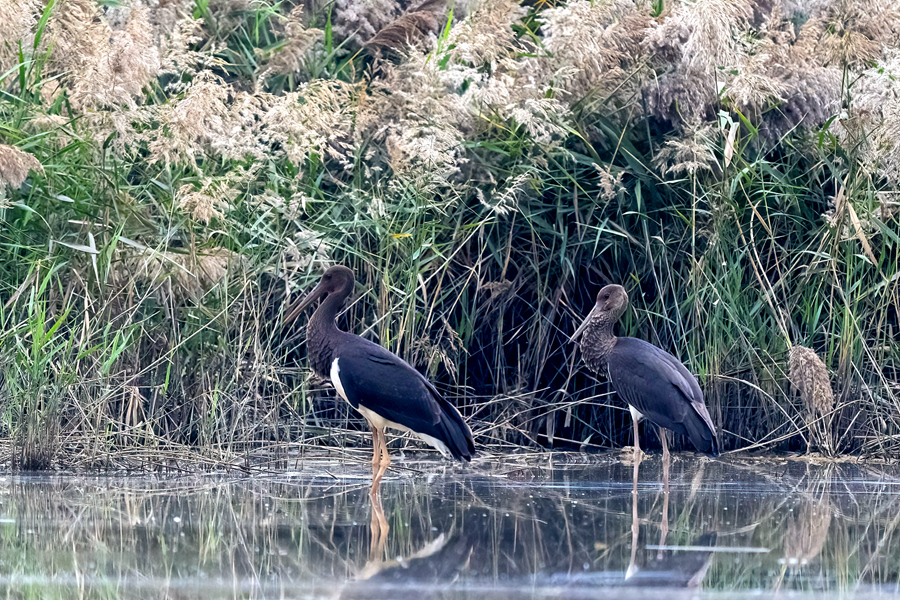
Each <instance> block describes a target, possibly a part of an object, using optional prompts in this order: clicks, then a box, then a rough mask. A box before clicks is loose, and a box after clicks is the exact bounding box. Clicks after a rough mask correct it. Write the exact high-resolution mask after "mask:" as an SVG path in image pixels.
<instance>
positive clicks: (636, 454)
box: [631, 414, 641, 490]
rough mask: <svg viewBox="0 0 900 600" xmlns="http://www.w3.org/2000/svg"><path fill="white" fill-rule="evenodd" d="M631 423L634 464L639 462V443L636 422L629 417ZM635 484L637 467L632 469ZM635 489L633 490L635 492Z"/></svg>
mask: <svg viewBox="0 0 900 600" xmlns="http://www.w3.org/2000/svg"><path fill="white" fill-rule="evenodd" d="M631 422H632V423H633V424H634V464H635V465H637V464H638V463H639V462H641V442H640V440H639V439H638V420H637V419H635V418H634V414H632V415H631ZM634 477H635V482H637V466H635V467H634ZM636 489H637V488H635V490H636Z"/></svg>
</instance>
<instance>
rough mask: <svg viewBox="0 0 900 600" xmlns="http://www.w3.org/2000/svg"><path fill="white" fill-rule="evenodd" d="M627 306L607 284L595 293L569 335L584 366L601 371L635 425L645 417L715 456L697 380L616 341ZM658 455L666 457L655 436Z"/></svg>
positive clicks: (655, 351) (637, 343)
mask: <svg viewBox="0 0 900 600" xmlns="http://www.w3.org/2000/svg"><path fill="white" fill-rule="evenodd" d="M627 306H628V294H627V293H625V288H623V287H622V286H620V285H608V286H606V287H604V288H603V289H602V290H600V292H599V293H598V294H597V303H596V305H595V306H594V308H593V310H591V312H590V314H589V315H588V316H587V317H586V318H585V320H584V322H583V323H582V324H581V326H580V327H579V328H578V330H577V331H576V332H575V334H574V335H573V336H572V339H573V341H574V340H577V339H578V338H579V337H581V353H582V357H583V358H584V362H585V364H587V366H588V367H589V368H591V369H592V370H594V371H598V372H599V371H601V370H602V369H603V368H604V367H606V369H607V371H608V373H609V379H610V381H611V382H612V386H613V388H614V389H615V390H616V392H617V393H618V394H619V396H621V397H622V399H623V400H625V402H627V403H628V406H629V407H630V408H631V414H632V417H634V419H635V423H634V429H635V439H634V444H635V448H636V449H637V448H638V439H637V422H638V421H639V420H640V419H641V418H647V419H649V420H650V421H652V422H653V423H656V425H658V426H659V427H661V428H665V429H670V430H672V431H675V432H677V433H680V434H681V435H684V436H687V437H688V439H690V440H691V443H693V444H694V447H696V448H697V450H699V451H700V452H705V453H707V454H711V455H713V456H715V455H718V454H719V440H718V437H717V435H716V428H715V426H714V425H713V422H712V418H710V416H709V411H707V410H706V404H704V402H703V392H702V391H700V386H699V384H698V383H697V380H696V379H695V378H694V376H693V375H691V373H690V371H688V370H687V369H686V368H685V367H684V365H683V364H681V362H679V361H678V359H677V358H675V357H674V356H672V355H671V354H669V353H668V352H666V351H664V350H661V349H659V348H657V347H656V346H654V345H652V344H649V343H647V342H645V341H643V340H639V339H636V338H630V337H616V336H615V335H614V334H613V326H614V325H615V323H616V321H618V320H619V317H621V316H622V314H623V313H624V312H625V309H626V308H627ZM660 433H661V435H660V437H661V438H662V442H663V451H664V453H666V454H667V453H668V448H667V445H666V440H665V436H664V435H662V431H661V432H660Z"/></svg>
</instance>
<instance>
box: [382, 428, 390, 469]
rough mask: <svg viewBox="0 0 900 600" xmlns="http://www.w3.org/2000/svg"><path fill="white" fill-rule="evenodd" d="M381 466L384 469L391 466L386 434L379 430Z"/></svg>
mask: <svg viewBox="0 0 900 600" xmlns="http://www.w3.org/2000/svg"><path fill="white" fill-rule="evenodd" d="M381 466H382V467H383V468H384V469H385V470H386V469H387V468H388V467H389V466H391V453H390V452H388V447H387V435H386V434H385V433H384V431H382V432H381Z"/></svg>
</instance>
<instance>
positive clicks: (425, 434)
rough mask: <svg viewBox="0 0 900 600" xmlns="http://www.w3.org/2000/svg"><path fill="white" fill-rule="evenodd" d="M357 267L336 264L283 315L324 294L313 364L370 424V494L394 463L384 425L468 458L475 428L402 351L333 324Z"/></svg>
mask: <svg viewBox="0 0 900 600" xmlns="http://www.w3.org/2000/svg"><path fill="white" fill-rule="evenodd" d="M353 283H354V279H353V271H351V270H350V269H348V268H347V267H343V266H334V267H331V268H329V269H328V270H327V271H325V274H324V275H322V279H321V281H319V284H318V285H317V286H316V287H315V289H313V291H312V292H310V293H309V295H307V296H306V297H305V298H303V299H301V300H299V301H298V302H297V303H296V304H295V305H294V306H292V307H291V308H290V309H289V310H288V313H287V315H286V316H285V318H284V322H285V323H286V324H287V323H290V322H292V321H294V320H295V319H296V318H297V316H298V315H299V314H300V313H301V312H302V311H303V310H305V309H306V308H307V307H308V306H309V305H310V304H312V303H313V302H315V301H316V300H317V299H319V298H321V297H323V296H324V297H325V299H324V300H323V301H322V304H320V305H319V307H318V308H317V309H316V311H315V313H313V316H312V317H311V318H310V320H309V325H307V328H306V349H307V354H308V355H309V361H310V366H312V368H313V371H315V372H316V374H318V375H319V376H321V377H328V378H329V379H331V383H332V385H334V387H335V389H336V390H337V393H338V395H339V396H340V397H341V398H343V399H344V400H346V401H347V402H349V403H350V405H351V406H353V408H355V409H356V410H358V411H359V412H360V413H361V414H362V416H363V417H365V418H366V420H367V421H368V422H369V426H370V427H371V429H372V444H373V454H372V470H373V480H372V494H373V495H374V494H375V493H376V492H377V490H378V484H379V482H380V481H381V477H382V476H383V475H384V472H385V470H387V467H388V466H389V465H390V463H391V457H390V455H389V454H388V449H387V443H386V442H385V437H384V435H385V434H384V430H385V428H386V427H390V428H392V429H399V430H400V431H410V432H412V433H413V434H415V435H416V436H418V437H419V438H421V439H422V440H424V441H425V442H427V443H428V444H430V445H431V446H433V447H434V448H436V449H437V450H438V451H439V452H440V453H441V454H443V455H444V456H445V457H452V458H455V459H459V460H466V461H469V460H471V459H472V457H473V456H474V455H475V442H474V441H473V439H472V432H471V430H469V426H468V425H466V422H465V421H464V420H463V418H462V415H460V414H459V411H458V410H457V409H456V407H455V406H453V405H452V404H450V402H448V401H447V400H446V399H444V397H443V396H441V394H440V393H439V392H438V391H437V390H436V389H435V387H434V386H433V385H432V384H431V382H429V381H428V380H427V379H425V377H424V376H423V375H422V374H421V373H419V372H418V371H416V370H415V369H414V368H413V367H411V366H410V365H409V363H407V362H406V361H404V360H403V359H402V358H400V357H399V356H397V355H395V354H393V353H392V352H389V351H388V350H386V349H384V348H382V347H381V346H379V345H378V344H375V343H373V342H370V341H369V340H366V339H364V338H361V337H359V336H358V335H353V334H350V333H347V332H345V331H341V330H340V329H338V328H337V325H335V318H336V317H337V314H338V311H340V309H341V307H342V306H343V305H344V301H345V300H346V299H347V296H349V295H350V293H351V292H352V291H353Z"/></svg>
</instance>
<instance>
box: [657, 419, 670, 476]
mask: <svg viewBox="0 0 900 600" xmlns="http://www.w3.org/2000/svg"><path fill="white" fill-rule="evenodd" d="M659 441H660V443H662V447H663V468H667V465H668V464H669V432H668V431H666V430H665V429H663V428H662V427H660V428H659Z"/></svg>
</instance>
